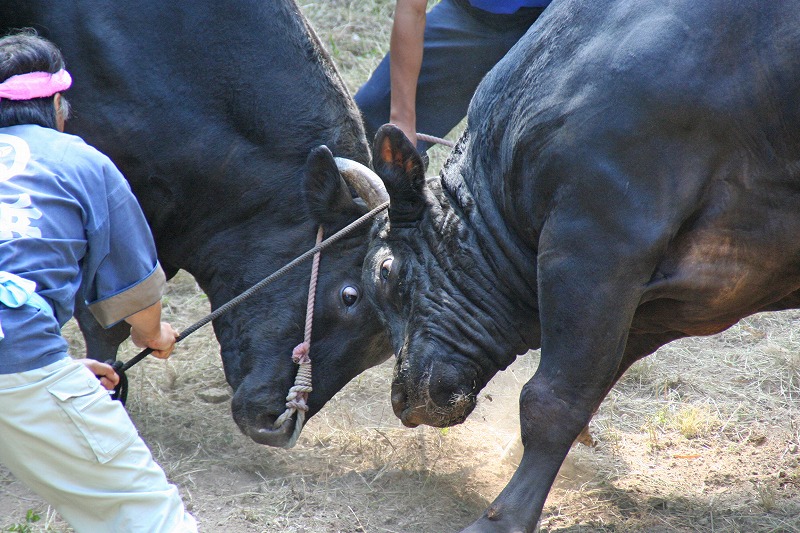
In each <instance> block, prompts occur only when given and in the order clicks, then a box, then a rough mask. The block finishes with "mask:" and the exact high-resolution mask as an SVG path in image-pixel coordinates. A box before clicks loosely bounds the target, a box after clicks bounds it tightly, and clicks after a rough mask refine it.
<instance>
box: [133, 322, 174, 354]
mask: <svg viewBox="0 0 800 533" xmlns="http://www.w3.org/2000/svg"><path fill="white" fill-rule="evenodd" d="M177 338H178V332H177V331H175V329H174V328H173V327H172V326H171V325H170V324H169V323H167V322H161V326H160V328H159V330H158V331H157V332H153V333H151V335H149V336H147V335H145V334H142V333H140V332H139V331H137V330H136V328H134V327H131V340H132V341H133V343H134V344H135V345H136V346H138V347H139V348H151V349H152V350H153V356H155V357H157V358H159V359H166V358H168V357H169V356H170V354H171V353H172V350H173V349H174V348H175V341H176V340H177Z"/></svg>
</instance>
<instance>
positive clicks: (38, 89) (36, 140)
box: [0, 31, 197, 533]
mask: <svg viewBox="0 0 800 533" xmlns="http://www.w3.org/2000/svg"><path fill="white" fill-rule="evenodd" d="M70 84H71V78H70V75H69V74H68V73H67V71H66V70H64V60H63V58H62V55H61V52H60V51H59V50H58V49H57V48H56V47H55V45H53V44H52V43H51V42H49V41H47V40H45V39H43V38H41V37H39V36H37V35H36V34H35V33H33V32H31V31H27V32H20V33H15V34H12V35H8V36H5V37H3V38H2V39H0V462H2V464H3V465H5V466H6V467H7V468H8V469H9V470H10V471H11V472H12V473H13V474H14V476H16V477H17V478H18V479H19V480H20V481H22V482H23V483H25V484H26V485H28V486H29V487H30V488H31V489H33V490H34V491H35V492H36V493H38V494H39V495H40V496H41V497H42V498H44V499H45V500H47V501H48V502H49V503H50V504H51V505H52V506H53V507H54V508H55V509H56V510H57V511H58V512H59V513H60V514H61V516H62V517H63V518H64V519H65V520H66V521H67V522H68V523H69V524H70V525H71V526H72V527H73V528H74V529H75V531H77V532H79V533H80V532H92V533H93V532H111V531H113V532H133V531H137V532H142V533H145V532H147V533H153V532H194V531H197V525H196V522H195V520H194V518H193V517H192V516H191V515H190V514H188V513H187V512H186V511H185V509H184V505H183V502H182V500H181V498H180V495H179V493H178V490H177V488H176V487H175V486H174V485H171V484H170V483H168V481H167V478H166V475H165V474H164V471H163V470H162V469H161V467H159V466H158V465H157V464H156V463H155V461H154V460H153V457H152V454H151V453H150V450H149V448H148V447H147V445H146V444H145V443H144V442H143V441H142V439H141V438H140V437H139V434H138V432H137V430H136V428H135V427H134V425H133V423H132V422H131V420H130V418H129V417H128V415H127V413H126V411H125V409H124V407H123V406H122V405H121V404H120V403H119V402H117V401H114V400H112V399H111V398H110V397H109V394H108V391H107V390H106V389H113V388H114V386H115V385H116V384H117V382H118V381H119V376H118V375H117V374H116V373H115V372H114V370H113V368H112V367H110V366H109V365H107V364H104V363H100V362H97V361H91V360H79V361H74V360H72V359H71V358H70V357H69V355H68V354H67V349H68V345H67V342H66V341H65V340H64V338H63V337H62V336H61V334H60V328H61V326H63V325H64V323H65V322H67V320H69V319H70V318H71V316H72V312H73V307H74V305H75V301H76V299H77V298H83V299H84V300H85V301H86V302H87V303H89V304H90V309H91V310H92V312H93V314H94V315H95V317H96V318H97V319H98V321H99V322H100V323H101V324H103V325H104V326H106V327H109V326H111V325H113V324H115V323H117V322H120V321H122V320H124V321H126V322H127V323H128V324H130V326H131V338H132V340H133V342H134V343H135V344H136V345H137V346H139V347H149V348H152V349H153V350H154V351H153V354H154V355H155V356H156V357H160V358H167V357H169V355H170V353H171V351H172V349H173V347H174V344H175V339H176V337H177V335H176V332H175V330H174V329H173V328H172V326H170V325H169V324H168V323H166V322H162V321H161V296H162V293H163V290H164V287H165V281H166V280H165V276H164V273H163V271H162V270H161V267H160V265H159V264H158V261H157V259H156V252H155V245H154V243H153V240H152V236H151V234H150V230H149V227H148V226H147V223H146V221H145V219H144V215H143V214H142V212H141V209H140V208H139V204H138V203H137V201H136V198H135V197H134V196H133V194H132V193H131V191H130V188H129V186H128V183H127V182H126V181H125V179H124V178H123V176H122V175H121V174H120V172H119V170H117V168H116V167H115V166H114V164H113V163H112V162H111V160H110V159H108V157H106V156H105V155H103V154H101V153H100V152H99V151H97V150H96V149H94V148H92V147H91V146H89V145H87V144H86V143H85V142H84V141H83V140H81V139H80V138H78V137H75V136H72V135H67V134H65V133H63V131H64V121H65V120H66V119H67V116H68V113H69V106H68V105H67V101H66V99H65V98H64V97H63V96H62V92H63V91H66V90H67V89H68V88H69V87H70ZM82 283H83V286H84V287H86V289H85V293H84V294H79V292H81V289H80V287H81V286H82ZM98 378H99V379H98Z"/></svg>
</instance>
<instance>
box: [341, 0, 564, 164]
mask: <svg viewBox="0 0 800 533" xmlns="http://www.w3.org/2000/svg"><path fill="white" fill-rule="evenodd" d="M550 1H551V0H442V1H441V2H439V3H438V4H436V5H435V6H434V7H433V9H431V11H430V12H429V13H427V14H426V7H427V0H397V4H396V7H395V15H394V24H393V26H392V35H391V41H390V43H389V53H388V54H387V55H386V57H384V58H383V61H381V63H380V65H378V68H377V69H375V72H373V74H372V76H371V77H370V79H369V80H368V81H367V83H365V84H364V85H363V86H362V87H361V88H360V89H359V90H358V92H357V93H356V95H355V100H356V104H358V107H359V109H360V110H361V113H362V115H363V118H364V125H365V129H366V133H367V139H368V140H369V141H370V142H371V141H372V139H373V138H374V137H375V133H376V132H377V130H378V128H380V127H381V126H382V125H383V124H385V123H387V122H391V123H392V124H395V125H396V126H397V127H399V128H400V129H401V130H403V133H405V134H406V136H407V137H408V138H409V140H410V141H411V142H412V143H414V144H416V145H417V148H418V149H419V150H420V151H421V152H423V153H424V152H425V151H426V150H427V149H428V148H429V147H430V144H429V143H428V142H422V141H419V142H418V140H417V132H421V133H425V134H427V135H432V136H435V137H444V136H445V135H447V134H448V133H449V132H450V130H452V129H453V128H454V127H455V126H456V125H458V123H459V122H461V120H462V119H463V118H464V116H466V114H467V108H468V107H469V102H470V100H471V99H472V95H473V93H474V92H475V89H476V88H477V87H478V83H480V81H481V79H483V77H484V75H486V73H487V72H489V70H490V69H491V68H492V67H493V66H494V65H495V64H496V63H497V62H498V61H500V59H501V58H502V57H503V56H504V55H505V54H506V52H508V51H509V50H510V49H511V47H512V46H514V44H515V43H516V42H517V41H518V40H519V39H520V37H522V36H523V35H524V34H525V32H527V31H528V28H530V26H531V25H532V24H533V23H534V22H535V21H536V19H537V18H538V17H539V15H540V14H541V13H542V11H543V10H544V9H545V7H546V6H547V5H548V4H549V3H550Z"/></svg>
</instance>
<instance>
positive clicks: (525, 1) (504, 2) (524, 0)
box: [469, 0, 552, 15]
mask: <svg viewBox="0 0 800 533" xmlns="http://www.w3.org/2000/svg"><path fill="white" fill-rule="evenodd" d="M550 2H552V0H469V3H470V4H472V5H473V6H474V7H477V8H478V9H483V10H484V11H488V12H489V13H496V14H498V15H509V14H511V13H516V12H517V11H519V9H520V8H523V7H547V6H548V5H550Z"/></svg>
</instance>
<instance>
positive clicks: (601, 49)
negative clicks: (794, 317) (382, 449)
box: [363, 0, 800, 532]
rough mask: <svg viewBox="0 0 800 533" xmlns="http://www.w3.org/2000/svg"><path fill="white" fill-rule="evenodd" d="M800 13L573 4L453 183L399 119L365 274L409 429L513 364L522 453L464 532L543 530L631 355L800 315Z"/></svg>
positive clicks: (510, 80)
mask: <svg viewBox="0 0 800 533" xmlns="http://www.w3.org/2000/svg"><path fill="white" fill-rule="evenodd" d="M798 58H800V2H798V1H791V2H759V1H756V0H750V1H739V0H713V1H711V0H709V1H704V2H696V1H695V0H678V1H671V2H661V1H649V0H648V1H639V0H637V1H631V0H623V1H592V2H583V1H569V0H567V1H560V0H556V1H555V2H554V3H553V4H551V5H550V7H548V9H547V10H546V11H545V13H544V14H543V15H542V17H541V18H540V19H539V21H538V22H537V23H536V24H535V25H534V26H533V28H532V29H531V30H530V31H529V32H528V33H527V34H526V35H525V36H524V37H523V39H522V40H521V41H520V42H519V43H518V44H517V46H516V47H515V48H513V49H512V50H511V52H509V54H508V55H507V56H506V57H505V58H504V59H503V60H502V61H501V62H500V63H499V64H498V65H497V67H496V68H495V69H493V70H492V71H491V72H490V73H489V74H488V75H487V77H486V78H485V79H484V80H483V82H482V84H481V85H480V87H479V88H478V91H477V93H476V95H475V97H474V99H473V101H472V103H471V106H470V110H469V114H468V126H467V129H466V131H465V133H464V135H463V136H462V138H461V139H460V141H459V143H458V144H457V146H456V147H455V149H454V151H453V153H452V154H451V156H450V159H449V160H448V162H447V163H446V165H445V168H444V169H443V171H442V173H441V175H440V177H438V178H434V179H431V180H428V181H426V180H425V178H424V175H423V171H422V163H421V161H420V159H419V157H418V155H417V154H416V152H415V151H414V150H413V148H412V147H411V146H410V145H409V144H408V142H407V141H406V140H405V138H404V137H403V135H402V134H401V133H400V132H399V130H397V129H395V128H393V127H391V126H384V128H382V129H381V130H380V131H379V133H378V135H377V137H376V140H375V148H374V153H373V161H374V165H375V169H376V171H377V173H378V174H379V175H380V176H381V178H382V179H383V180H384V183H385V185H386V188H387V190H388V192H389V196H390V200H391V205H390V209H389V213H388V218H386V219H384V220H383V221H382V223H381V224H379V225H378V227H377V228H376V230H375V233H374V235H373V239H372V243H371V246H370V251H369V252H368V255H367V259H366V262H365V271H364V276H363V280H364V283H365V286H366V288H367V293H368V296H369V297H370V299H372V300H374V302H375V303H376V305H377V307H378V309H379V315H380V316H381V319H382V321H383V322H384V323H385V324H386V325H387V327H388V329H389V331H390V333H391V337H392V341H393V344H394V349H395V352H396V353H397V354H398V360H397V366H396V370H395V378H394V381H393V386H392V402H393V406H394V409H395V412H396V414H397V415H398V416H399V417H400V418H401V419H402V420H403V422H404V423H405V424H406V425H409V426H414V425H417V424H429V425H433V426H445V425H450V424H455V423H459V422H461V421H463V420H464V419H465V418H466V417H467V416H468V415H469V413H470V412H471V411H472V409H473V408H474V405H475V400H476V397H477V393H478V391H480V389H481V388H482V387H483V386H484V385H485V384H486V383H487V382H488V381H489V379H490V378H491V377H492V376H493V375H494V374H495V373H496V372H497V371H499V370H502V369H504V368H506V367H507V366H508V365H509V364H510V363H511V362H512V361H513V359H514V357H515V354H519V353H523V352H525V351H526V350H528V349H531V348H541V362H540V365H539V368H538V370H537V371H536V373H535V375H534V376H533V377H532V378H531V380H530V381H529V382H528V383H527V384H525V386H524V387H523V389H522V393H521V397H520V418H521V434H522V442H523V444H524V455H523V458H522V461H521V463H520V465H519V468H518V469H517V471H516V472H515V474H514V476H513V477H512V479H511V480H510V482H509V484H508V485H507V486H506V488H505V489H504V490H503V491H502V493H501V494H500V495H499V496H498V497H497V499H496V500H495V501H494V502H493V503H492V504H491V506H490V507H489V508H488V509H487V511H486V512H485V513H484V515H483V516H482V517H481V518H479V519H478V520H477V521H476V522H475V523H474V524H473V525H472V526H470V527H468V528H467V530H466V531H470V532H478V531H480V532H522V531H524V532H530V531H532V530H533V529H534V527H535V525H536V522H537V520H538V519H539V517H540V514H541V510H542V507H543V505H544V502H545V498H546V497H547V494H548V492H549V490H550V487H551V484H552V482H553V479H554V478H555V476H556V473H557V472H558V469H559V467H560V465H561V463H562V461H563V459H564V457H565V456H566V454H567V452H568V450H569V448H570V446H571V444H572V443H573V441H574V440H575V438H576V437H577V436H578V435H579V433H580V432H581V430H582V429H583V428H584V427H585V426H586V425H587V423H588V422H589V420H590V418H591V416H592V414H593V413H594V412H595V411H596V409H597V408H598V406H599V405H600V403H601V401H602V400H603V398H604V397H605V396H606V394H607V393H608V391H609V389H610V388H611V387H612V386H613V385H614V383H615V382H616V381H617V380H618V379H619V378H620V376H621V375H622V374H623V373H624V372H625V370H626V369H627V368H629V367H630V365H631V364H632V363H634V362H635V361H636V360H638V359H640V358H642V357H644V356H646V355H648V354H650V353H652V352H654V351H655V350H656V349H657V348H658V347H659V346H662V345H663V344H665V343H667V342H670V341H672V340H674V339H678V338H681V337H686V336H690V335H709V334H713V333H716V332H720V331H722V330H725V329H726V328H728V327H730V326H731V325H733V324H734V323H736V322H737V321H738V320H739V319H740V318H742V317H745V316H747V315H750V314H753V313H757V312H762V311H769V310H780V309H789V308H797V307H798V306H800V61H799V60H798Z"/></svg>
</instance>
